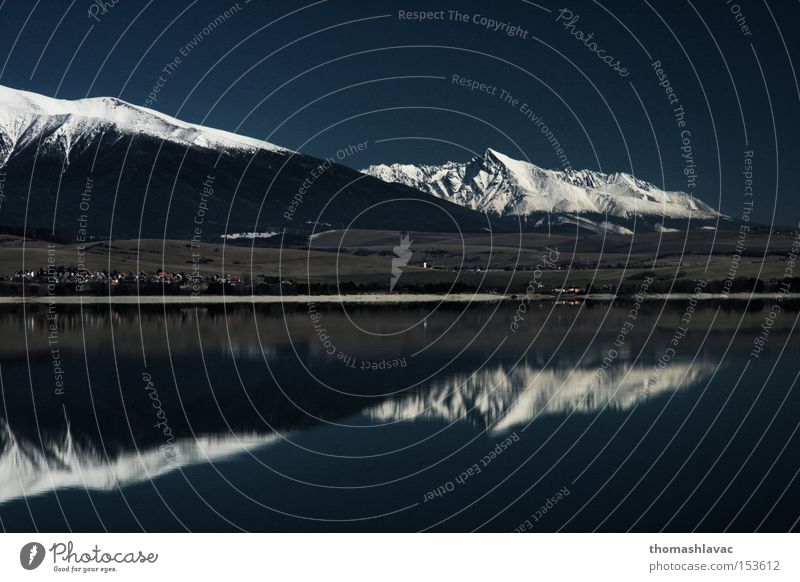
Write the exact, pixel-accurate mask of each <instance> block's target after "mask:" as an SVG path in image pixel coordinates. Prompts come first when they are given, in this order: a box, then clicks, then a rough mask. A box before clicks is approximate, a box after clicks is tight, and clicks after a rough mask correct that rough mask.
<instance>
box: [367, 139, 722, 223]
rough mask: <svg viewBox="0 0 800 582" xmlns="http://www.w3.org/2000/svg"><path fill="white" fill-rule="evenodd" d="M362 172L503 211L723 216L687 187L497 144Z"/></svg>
mask: <svg viewBox="0 0 800 582" xmlns="http://www.w3.org/2000/svg"><path fill="white" fill-rule="evenodd" d="M362 171H363V172H364V173H366V174H370V175H372V176H374V177H376V178H380V179H382V180H385V181H389V182H398V183H401V184H405V185H406V186H411V187H413V188H417V189H419V190H422V191H423V192H429V193H431V194H433V195H435V196H439V197H440V198H444V199H446V200H449V201H451V202H456V203H458V204H462V205H464V206H468V207H469V208H472V209H474V210H482V211H484V212H490V213H494V214H498V215H518V216H525V215H530V214H534V213H540V212H547V213H556V214H558V213H562V214H572V215H575V214H588V213H591V214H607V215H608V216H611V217H617V218H623V219H630V218H632V217H634V216H645V217H650V218H659V217H666V218H670V219H686V218H693V219H700V220H709V219H715V218H717V217H720V216H721V215H720V214H719V213H718V212H717V211H716V210H715V209H714V208H713V207H711V206H709V205H708V204H706V203H704V202H702V201H701V200H699V199H697V198H694V197H693V196H691V195H689V194H686V193H685V192H670V191H666V190H662V189H660V188H658V187H657V186H655V185H653V184H650V183H649V182H646V181H644V180H641V179H638V178H636V177H634V176H632V175H630V174H626V173H623V172H615V173H612V174H605V173H603V172H597V171H593V170H564V171H561V170H547V169H543V168H540V167H538V166H536V165H535V164H532V163H531V162H528V161H523V160H517V159H514V158H512V157H510V156H507V155H505V154H503V153H501V152H499V151H497V150H495V149H492V148H488V149H487V150H486V152H485V153H484V155H483V156H477V157H475V158H473V159H472V160H470V161H469V162H466V163H458V162H447V163H445V164H442V165H438V166H436V165H414V164H391V165H374V166H370V167H368V168H366V169H365V170H362Z"/></svg>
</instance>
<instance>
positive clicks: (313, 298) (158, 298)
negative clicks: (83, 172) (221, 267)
mask: <svg viewBox="0 0 800 582" xmlns="http://www.w3.org/2000/svg"><path fill="white" fill-rule="evenodd" d="M526 297H527V299H528V300H529V301H573V300H584V301H613V300H620V301H632V300H634V296H633V295H611V294H602V293H593V294H590V295H562V296H561V297H560V298H559V297H557V296H555V295H532V296H526V295H523V294H520V295H516V296H514V295H511V294H508V295H499V294H494V293H450V294H445V293H442V294H437V293H417V294H390V293H363V294H349V295H283V296H281V295H197V296H187V295H138V296H137V295H112V296H107V295H103V296H97V295H55V296H47V295H44V296H34V297H31V296H28V297H14V296H3V297H0V305H15V304H19V305H22V304H27V305H39V304H42V305H47V304H51V303H54V304H57V305H109V304H113V305H159V304H167V305H213V304H237V303H238V304H244V303H251V304H283V303H287V304H288V303H291V304H299V303H306V304H307V303H352V304H359V303H360V304H377V305H390V304H406V303H490V302H494V301H511V302H520V301H523V299H525V298H526ZM692 298H694V299H697V300H700V301H715V300H716V301H747V300H776V301H778V300H780V301H783V300H786V299H800V293H730V294H728V295H727V296H725V295H723V294H721V293H702V294H700V295H694V294H692V293H671V294H667V293H652V294H649V295H647V296H646V297H645V298H644V300H645V301H679V300H689V299H692Z"/></svg>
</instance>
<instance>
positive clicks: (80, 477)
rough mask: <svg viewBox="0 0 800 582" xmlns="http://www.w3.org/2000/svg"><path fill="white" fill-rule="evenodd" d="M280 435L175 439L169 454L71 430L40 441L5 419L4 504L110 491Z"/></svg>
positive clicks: (0, 456) (0, 424) (0, 477)
mask: <svg viewBox="0 0 800 582" xmlns="http://www.w3.org/2000/svg"><path fill="white" fill-rule="evenodd" d="M277 440H278V437H276V436H275V435H256V434H245V435H234V434H227V435H208V436H198V437H197V438H196V439H192V438H186V439H180V440H176V441H175V443H174V446H173V447H172V448H171V449H168V451H169V452H168V453H165V452H164V449H160V448H156V447H153V448H148V449H140V450H138V451H133V450H132V451H127V452H123V453H120V454H111V453H108V452H105V451H103V450H99V449H96V448H93V447H92V446H91V445H80V444H78V443H77V442H76V440H75V439H74V438H73V436H72V434H71V433H69V432H67V433H66V434H64V435H63V436H62V437H61V438H60V439H56V440H51V441H48V442H45V444H44V445H41V444H39V443H37V442H32V441H30V440H27V439H25V438H20V437H17V436H16V435H15V434H14V433H13V432H12V431H11V429H10V428H9V426H8V424H7V423H5V422H4V421H3V420H2V419H0V503H5V502H7V501H10V500H12V499H17V498H20V497H30V496H34V495H39V494H41V493H47V492H50V491H53V490H56V491H58V490H62V489H71V488H79V489H87V490H97V491H111V490H114V489H116V488H118V487H123V486H125V485H132V484H135V483H142V482H145V481H149V480H150V479H155V478H156V477H160V476H161V475H165V474H167V473H170V472H172V471H175V470H177V469H182V468H186V467H189V466H192V465H197V464H202V463H208V462H220V461H223V460H225V459H229V458H230V457H233V456H235V455H237V454H240V453H243V452H246V451H252V450H254V449H257V448H259V447H263V446H266V445H269V444H273V443H275V442H276V441H277ZM168 455H169V456H168Z"/></svg>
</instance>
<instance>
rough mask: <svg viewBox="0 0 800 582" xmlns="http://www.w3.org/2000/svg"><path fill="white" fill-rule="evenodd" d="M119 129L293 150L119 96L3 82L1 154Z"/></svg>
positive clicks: (205, 143) (206, 143) (66, 144)
mask: <svg viewBox="0 0 800 582" xmlns="http://www.w3.org/2000/svg"><path fill="white" fill-rule="evenodd" d="M110 129H114V130H116V131H117V132H119V133H122V134H132V135H148V136H151V137H155V138H159V139H164V140H167V141H172V142H178V143H182V144H185V145H193V146H198V147H206V148H215V147H227V148H235V149H242V150H250V151H255V150H269V151H274V152H282V153H290V151H289V150H287V149H285V148H281V147H278V146H275V145H272V144H270V143H267V142H264V141H261V140H258V139H254V138H250V137H244V136H241V135H237V134H235V133H230V132H227V131H222V130H219V129H213V128H210V127H204V126H201V125H195V124H192V123H186V122H185V121H181V120H179V119H176V118H174V117H170V116H169V115H165V114H163V113H159V112H158V111H154V110H152V109H147V108H145V107H139V106H138V105H132V104H131V103H127V102H126V101H122V100H121V99H117V98H116V97H94V98H87V99H77V100H74V101H71V100H66V99H54V98H52V97H46V96H44V95H39V94H37V93H31V92H28V91H20V90H16V89H11V88H9V87H3V86H1V85H0V154H2V158H4V159H8V157H9V156H11V155H12V153H13V151H14V150H18V149H22V148H25V147H27V146H30V145H34V144H36V145H38V147H41V148H52V147H60V148H61V149H63V150H64V151H67V152H69V151H70V149H71V148H72V147H73V146H74V145H75V144H76V143H78V142H79V141H80V139H81V137H85V136H86V135H97V134H99V133H103V132H104V131H107V130H110Z"/></svg>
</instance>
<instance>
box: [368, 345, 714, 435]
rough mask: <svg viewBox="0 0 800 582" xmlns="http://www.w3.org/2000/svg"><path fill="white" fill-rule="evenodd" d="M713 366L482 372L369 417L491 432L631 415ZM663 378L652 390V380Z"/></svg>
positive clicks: (438, 384)
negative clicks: (587, 416)
mask: <svg viewBox="0 0 800 582" xmlns="http://www.w3.org/2000/svg"><path fill="white" fill-rule="evenodd" d="M713 370H714V366H713V365H712V364H711V363H710V362H706V361H700V360H698V361H695V362H693V363H689V362H671V363H670V364H668V365H667V366H666V367H664V368H663V369H658V368H657V366H655V365H638V366H631V365H629V364H622V365H620V366H619V368H618V369H616V370H612V371H611V372H610V373H609V374H608V375H605V376H602V377H600V378H599V379H598V377H597V374H596V371H597V369H596V367H582V368H574V369H570V368H563V369H560V368H545V369H541V368H535V367H533V366H529V365H527V364H519V365H517V366H515V367H507V366H503V365H500V366H496V367H492V368H483V369H481V370H479V371H477V372H475V373H473V374H455V375H453V376H451V377H449V378H445V379H443V380H439V381H435V382H433V383H432V385H431V386H430V388H429V389H427V390H425V391H424V392H412V393H409V394H406V395H403V396H401V397H398V398H393V399H390V400H386V401H385V402H382V403H381V404H379V405H377V406H375V407H373V408H372V409H370V410H368V411H367V415H368V416H369V418H371V419H373V420H378V421H381V422H397V421H400V420H413V419H416V418H432V419H440V420H444V421H447V422H450V423H452V422H457V421H462V420H471V421H472V422H473V423H474V424H475V425H476V426H481V427H486V428H489V429H490V431H492V432H502V431H507V430H511V429H514V428H516V429H518V428H520V427H521V426H524V425H525V424H527V423H528V422H529V421H530V420H532V419H533V418H535V417H537V416H541V415H545V414H568V413H570V412H573V411H574V412H577V413H593V412H597V411H599V410H601V409H603V408H604V407H608V408H610V409H611V410H629V409H630V408H632V407H633V406H635V405H636V404H637V403H640V402H641V401H642V400H643V399H646V398H656V397H659V396H662V395H667V394H670V393H672V392H674V391H676V390H678V389H681V388H686V387H689V386H692V385H695V384H697V383H698V382H701V381H703V380H706V379H707V378H708V377H709V376H710V375H711V374H712V372H713ZM653 377H658V382H657V383H655V384H653V385H651V384H650V379H651V378H653Z"/></svg>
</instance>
